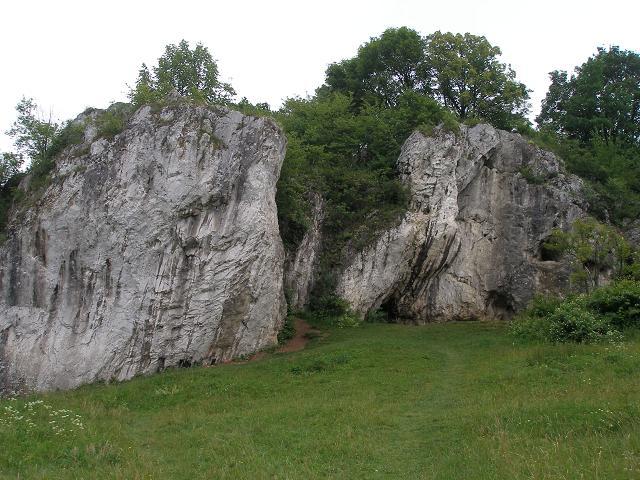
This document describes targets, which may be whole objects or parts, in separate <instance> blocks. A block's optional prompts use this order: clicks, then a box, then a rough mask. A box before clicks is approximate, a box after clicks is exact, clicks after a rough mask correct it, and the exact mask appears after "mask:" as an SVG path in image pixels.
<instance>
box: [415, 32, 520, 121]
mask: <svg viewBox="0 0 640 480" xmlns="http://www.w3.org/2000/svg"><path fill="white" fill-rule="evenodd" d="M501 53H502V52H501V51H500V48H498V47H494V46H493V45H491V44H490V43H489V42H488V41H487V39H486V38H485V37H479V36H476V35H471V34H470V33H465V34H464V35H461V34H453V33H450V32H447V33H442V32H439V31H438V32H435V33H433V34H432V35H429V36H428V37H427V39H426V59H427V60H426V61H427V63H428V65H429V67H430V69H431V74H432V89H433V93H434V94H435V96H436V98H437V99H438V100H439V101H440V102H441V103H442V104H443V105H444V106H446V107H447V108H449V109H450V110H452V111H453V112H454V113H455V114H456V115H458V117H460V119H463V120H464V119H466V118H473V117H475V118H479V119H483V120H486V121H488V122H490V123H491V124H493V125H494V126H496V127H498V128H506V129H511V128H513V127H514V126H517V125H518V124H519V123H526V120H525V115H526V113H527V112H528V108H529V106H528V103H527V100H528V98H529V93H528V92H529V90H527V87H526V86H525V85H524V84H522V83H519V82H517V81H516V80H515V76H516V75H515V72H514V71H513V70H512V69H511V67H510V66H507V65H505V64H503V63H501V62H500V61H499V60H498V56H499V55H500V54H501Z"/></svg>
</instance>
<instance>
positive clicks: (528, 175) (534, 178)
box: [518, 165, 545, 185]
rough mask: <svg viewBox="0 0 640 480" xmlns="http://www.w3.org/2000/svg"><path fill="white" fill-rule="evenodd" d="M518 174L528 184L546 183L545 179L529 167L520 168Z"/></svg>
mask: <svg viewBox="0 0 640 480" xmlns="http://www.w3.org/2000/svg"><path fill="white" fill-rule="evenodd" d="M518 172H519V173H520V175H522V177H523V178H524V179H525V180H526V181H527V183H530V184H532V185H542V184H543V183H544V182H545V178H544V177H541V176H540V175H537V174H536V173H535V172H534V171H533V170H532V169H531V167H530V166H528V165H527V166H524V167H520V169H519V170H518Z"/></svg>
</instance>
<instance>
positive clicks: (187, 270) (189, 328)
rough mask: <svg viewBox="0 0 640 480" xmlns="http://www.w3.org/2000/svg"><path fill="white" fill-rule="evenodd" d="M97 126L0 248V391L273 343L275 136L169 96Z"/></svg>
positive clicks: (278, 305) (67, 383) (250, 120)
mask: <svg viewBox="0 0 640 480" xmlns="http://www.w3.org/2000/svg"><path fill="white" fill-rule="evenodd" d="M95 135H96V132H95V129H93V130H92V129H91V128H89V129H87V132H86V135H85V138H86V143H85V145H82V146H78V147H75V148H73V149H72V150H71V153H68V152H67V154H66V156H63V157H62V158H60V159H59V160H58V162H57V166H56V169H55V171H54V173H53V181H52V184H51V185H50V186H49V187H48V188H47V190H46V191H45V193H44V196H43V197H42V199H41V200H40V201H39V203H38V205H37V207H36V208H31V209H29V210H27V211H26V212H24V213H23V214H21V217H20V218H15V219H14V221H13V224H12V227H11V231H10V235H9V238H8V240H7V242H6V243H5V244H4V245H3V246H2V247H1V248H0V363H1V365H0V367H1V368H2V371H0V381H1V382H2V384H0V386H2V385H4V387H5V388H13V387H16V386H17V387H27V388H30V389H36V390H48V389H55V388H71V387H75V386H77V385H80V384H82V383H87V382H91V381H95V380H100V379H103V380H111V379H116V380H122V379H127V378H130V377H132V376H134V375H136V374H143V373H148V372H153V371H156V370H160V369H163V368H165V367H169V366H187V365H190V364H192V363H200V362H202V363H213V362H220V361H226V360H229V359H231V358H232V357H234V356H237V355H242V354H246V353H250V352H253V351H255V350H258V349H260V348H262V347H265V346H268V345H271V344H273V343H275V342H276V335H277V331H278V329H279V327H280V326H281V323H282V322H283V319H284V315H285V301H284V294H283V280H282V277H283V262H284V252H283V247H282V243H281V240H280V236H279V231H278V223H277V215H276V205H275V189H276V182H277V179H278V176H279V173H280V166H281V164H282V160H283V157H284V150H285V144H286V140H285V138H284V135H283V133H282V132H281V131H280V129H279V128H278V127H277V126H276V125H275V124H274V123H273V122H272V121H270V120H268V119H264V118H254V117H247V116H244V115H242V114H240V113H238V112H233V111H229V110H227V109H223V108H219V109H217V110H213V109H207V108H203V107H194V106H188V105H180V106H175V107H170V108H169V107H168V108H165V109H164V110H162V111H161V112H159V113H153V112H152V111H151V110H150V108H149V107H143V108H142V109H141V110H139V111H138V112H137V113H136V114H135V115H134V117H133V118H132V120H131V121H130V122H129V125H128V126H127V128H126V129H125V130H124V131H123V132H122V133H121V134H119V135H117V136H116V137H115V139H113V140H111V141H109V140H106V139H104V138H102V139H95ZM87 150H88V151H89V153H86V151H87Z"/></svg>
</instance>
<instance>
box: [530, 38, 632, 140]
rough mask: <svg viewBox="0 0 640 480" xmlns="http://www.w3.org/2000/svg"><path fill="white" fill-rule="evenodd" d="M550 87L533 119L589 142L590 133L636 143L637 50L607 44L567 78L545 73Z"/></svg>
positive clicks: (539, 123) (558, 73)
mask: <svg viewBox="0 0 640 480" xmlns="http://www.w3.org/2000/svg"><path fill="white" fill-rule="evenodd" d="M550 77H551V86H550V87H549V91H548V92H547V96H546V97H545V99H544V100H543V102H542V110H541V112H540V115H539V116H538V118H536V121H537V123H538V125H539V126H540V127H543V128H544V127H546V128H549V129H551V130H553V131H554V132H556V133H560V134H563V135H566V136H568V137H570V138H575V139H578V140H580V141H582V142H588V141H590V140H591V139H592V138H593V137H594V136H599V137H602V138H604V139H606V140H609V139H615V140H618V141H624V142H626V143H629V144H638V143H639V142H640V55H639V54H638V53H635V52H632V51H628V50H620V48H619V47H611V48H610V49H609V50H605V49H603V48H598V53H597V54H596V55H594V56H592V57H590V58H589V59H588V60H587V61H586V62H585V63H583V64H582V65H581V66H579V67H576V69H575V74H574V75H572V76H571V77H569V76H568V74H567V72H565V71H560V70H556V71H553V72H551V73H550Z"/></svg>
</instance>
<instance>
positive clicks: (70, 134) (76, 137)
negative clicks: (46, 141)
mask: <svg viewBox="0 0 640 480" xmlns="http://www.w3.org/2000/svg"><path fill="white" fill-rule="evenodd" d="M84 129H85V125H84V123H83V122H73V121H68V122H65V123H64V124H63V126H62V128H60V130H59V131H58V134H57V135H56V136H55V137H54V138H53V141H52V142H51V147H50V148H49V150H48V152H47V157H49V158H53V157H55V156H57V155H59V154H60V153H61V152H62V151H63V150H64V149H65V148H67V147H69V146H71V145H78V144H80V143H82V142H83V141H84Z"/></svg>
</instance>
